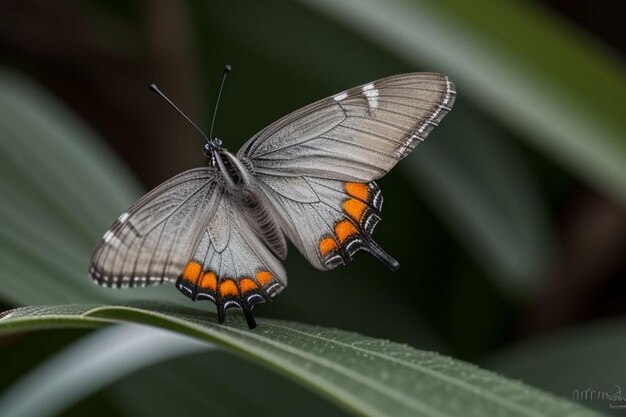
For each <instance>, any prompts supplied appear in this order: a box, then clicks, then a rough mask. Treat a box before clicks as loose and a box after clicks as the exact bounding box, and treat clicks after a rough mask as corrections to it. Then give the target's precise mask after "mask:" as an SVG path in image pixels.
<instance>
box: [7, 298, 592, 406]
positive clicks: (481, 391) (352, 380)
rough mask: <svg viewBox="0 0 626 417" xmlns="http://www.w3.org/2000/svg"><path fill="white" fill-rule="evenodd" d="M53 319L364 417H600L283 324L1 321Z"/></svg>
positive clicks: (22, 314)
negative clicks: (187, 341)
mask: <svg viewBox="0 0 626 417" xmlns="http://www.w3.org/2000/svg"><path fill="white" fill-rule="evenodd" d="M53 313H54V314H53ZM47 317H53V318H54V319H55V320H59V319H60V318H65V319H66V320H69V319H74V320H76V318H77V317H79V318H80V319H82V320H85V321H87V322H91V321H93V320H95V321H96V322H97V324H102V323H103V322H119V321H127V322H135V323H142V324H148V325H152V326H157V327H161V328H165V329H169V330H173V331H176V332H178V333H181V334H186V335H190V336H194V337H197V338H201V339H203V340H206V341H210V342H212V343H215V344H216V345H218V346H221V347H223V348H225V349H227V350H229V351H231V352H234V353H238V354H240V355H243V356H245V357H248V358H249V359H251V360H254V361H255V362H258V363H260V364H262V365H265V366H267V367H269V368H270V369H273V370H274V371H277V372H279V373H282V374H284V375H286V376H288V377H290V378H292V379H294V380H296V381H299V382H300V383H302V384H304V385H305V386H307V387H309V388H310V389H312V390H314V391H316V392H318V393H319V394H320V395H322V396H324V397H326V398H328V399H330V400H332V401H333V402H335V403H337V404H339V405H341V406H342V407H344V408H346V409H347V410H350V411H352V412H354V413H357V414H364V415H394V416H402V415H407V416H409V415H411V416H414V415H420V416H447V415H450V416H454V415H464V416H471V415H476V416H479V415H491V414H501V415H511V416H541V415H555V416H557V415H572V414H574V413H576V414H577V415H593V413H591V412H590V411H589V410H586V409H584V408H582V407H579V406H577V405H575V404H572V403H569V402H567V401H565V400H561V399H557V398H556V397H553V396H551V395H549V394H546V393H543V392H540V391H539V390H535V389H532V388H529V387H527V386H525V385H523V384H521V383H518V382H514V381H510V380H508V379H506V378H503V377H500V376H497V375H495V374H493V373H491V372H487V371H484V370H481V369H478V368H477V367H475V366H473V365H470V364H467V363H463V362H461V361H457V360H454V359H452V358H447V357H445V356H441V355H438V354H436V353H432V352H422V351H418V350H416V349H413V348H411V347H409V346H406V345H400V344H396V343H392V342H389V341H385V340H379V339H373V338H369V337H364V336H361V335H357V334H354V333H349V332H344V331H340V330H334V329H325V328H321V327H316V326H309V325H305V324H299V323H285V322H281V321H278V320H268V319H261V320H259V327H258V329H257V330H255V331H254V332H251V331H248V330H246V328H245V322H244V320H243V319H242V318H241V317H239V316H234V317H231V318H230V320H229V321H230V324H227V325H218V324H217V323H216V321H215V319H214V317H212V315H211V316H209V315H207V314H206V313H204V312H200V311H197V310H190V309H180V308H172V307H168V306H163V305H159V306H156V305H152V307H150V308H148V307H147V306H146V305H143V306H142V307H138V306H94V305H89V306H59V307H56V308H55V307H45V308H42V307H37V308H22V309H16V310H12V311H11V312H9V313H8V314H7V315H4V316H3V317H2V318H0V332H6V331H16V330H17V328H16V327H15V325H16V323H17V325H18V326H20V325H21V326H24V325H27V323H28V322H29V318H30V322H31V323H30V324H31V325H32V322H33V321H44V322H45V321H46V320H47ZM16 320H17V322H16ZM68 323H70V321H68ZM11 324H13V327H11ZM30 328H32V327H30ZM503 393H504V394H503ZM450 398H454V401H452V402H451V401H450Z"/></svg>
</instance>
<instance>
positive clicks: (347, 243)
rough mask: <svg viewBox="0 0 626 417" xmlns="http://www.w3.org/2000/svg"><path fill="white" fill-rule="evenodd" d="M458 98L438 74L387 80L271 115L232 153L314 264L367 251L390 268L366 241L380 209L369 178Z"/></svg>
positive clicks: (325, 265) (327, 265)
mask: <svg viewBox="0 0 626 417" xmlns="http://www.w3.org/2000/svg"><path fill="white" fill-rule="evenodd" d="M455 96H456V91H455V89H454V85H453V84H452V82H451V81H450V80H448V78H447V77H445V76H443V75H440V74H434V73H412V74H403V75H397V76H393V77H389V78H384V79H381V80H378V81H374V82H372V83H368V84H364V85H362V86H359V87H355V88H352V89H350V90H346V91H344V92H341V93H339V94H335V95H334V96H332V97H329V98H326V99H323V100H320V101H318V102H315V103H313V104H311V105H309V106H307V107H304V108H302V109H300V110H298V111H296V112H294V113H292V114H290V115H288V116H286V117H284V118H282V119H280V120H278V121H277V122H275V123H273V124H271V125H270V126H268V127H267V128H265V129H264V130H262V131H261V132H259V133H258V134H257V135H255V136H254V137H253V138H252V139H250V140H249V141H248V142H246V144H245V145H244V146H243V147H242V148H241V150H240V151H239V152H238V154H237V155H238V157H239V158H241V159H242V160H244V161H245V160H248V161H249V163H250V164H251V165H252V166H253V167H254V172H255V174H256V178H257V179H258V180H259V182H260V183H261V184H262V185H263V187H262V188H263V189H264V190H265V194H266V195H267V197H268V199H269V200H270V202H271V203H272V205H273V206H274V207H275V208H276V211H277V213H278V214H279V217H280V222H281V226H282V228H283V230H284V231H285V234H286V235H287V236H288V237H289V238H290V239H291V241H292V242H293V243H294V244H295V245H296V247H298V249H299V250H300V252H302V254H303V255H304V256H306V258H307V259H308V260H309V262H311V264H312V265H314V266H315V267H317V268H320V269H332V268H335V267H336V266H337V265H341V264H346V263H347V262H349V261H350V260H351V259H352V256H353V254H354V253H355V252H357V251H359V250H366V251H368V252H371V253H372V254H374V256H376V257H377V258H378V259H380V260H381V261H382V262H383V263H385V264H386V265H387V266H388V267H389V268H391V269H395V268H397V267H398V263H397V261H396V260H395V259H393V258H392V257H391V256H389V255H388V254H386V253H385V252H384V251H383V250H382V249H381V248H380V247H379V246H378V245H377V244H376V243H375V242H374V240H373V239H372V238H371V234H372V232H373V229H374V226H375V225H376V223H377V222H378V221H380V218H381V217H380V211H381V209H382V195H381V193H380V190H379V188H378V186H377V185H376V183H375V182H374V180H376V179H378V178H380V177H382V176H383V175H385V174H386V173H387V172H388V171H389V170H390V169H391V168H393V166H394V165H395V164H396V163H397V162H398V161H399V160H401V159H402V158H404V157H405V156H406V155H408V154H409V153H410V152H411V151H412V150H413V149H414V148H415V146H416V145H417V144H418V143H420V142H421V141H423V140H424V139H425V138H426V136H428V134H429V133H430V131H431V130H432V129H433V128H434V127H435V126H437V125H438V123H439V122H440V121H441V120H442V119H443V117H444V116H445V115H446V114H447V113H448V111H450V110H451V108H452V105H453V103H454V99H455Z"/></svg>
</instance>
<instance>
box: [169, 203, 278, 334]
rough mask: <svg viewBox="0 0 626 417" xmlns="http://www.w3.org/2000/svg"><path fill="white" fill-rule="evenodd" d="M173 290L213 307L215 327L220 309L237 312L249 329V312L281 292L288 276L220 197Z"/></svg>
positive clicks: (239, 212)
mask: <svg viewBox="0 0 626 417" xmlns="http://www.w3.org/2000/svg"><path fill="white" fill-rule="evenodd" d="M176 286H177V287H178V289H179V290H180V291H181V292H182V293H183V294H185V295H186V296H188V297H189V298H191V299H192V300H194V301H195V300H200V299H206V300H210V301H212V302H214V303H215V304H216V306H217V311H218V317H219V320H220V322H221V321H223V320H224V311H225V310H227V309H228V308H231V307H239V308H241V309H242V310H243V311H244V313H245V315H246V319H247V320H248V324H249V325H250V327H254V319H253V318H252V314H251V310H252V307H253V306H254V305H255V304H257V303H261V302H264V301H267V300H270V299H271V298H273V297H274V296H276V294H278V293H279V292H280V291H282V290H283V289H284V288H285V287H286V286H287V275H286V273H285V270H284V269H283V267H282V265H281V263H280V262H279V261H278V259H277V258H276V257H275V256H274V255H273V254H272V253H271V252H270V250H269V249H268V248H267V247H266V246H265V245H264V244H263V243H262V242H261V240H260V239H259V237H258V236H257V235H256V234H255V233H254V231H253V229H252V227H251V226H250V224H249V223H248V220H247V218H246V216H245V215H244V213H243V211H242V209H241V208H240V207H239V206H238V203H237V202H236V200H235V199H234V198H233V197H232V196H231V195H230V194H229V193H227V192H225V193H224V194H223V195H222V198H221V199H220V201H219V203H218V206H217V210H216V212H215V215H214V216H213V218H212V219H211V221H210V222H209V224H208V225H207V227H206V229H205V230H204V231H203V233H202V238H201V240H200V243H199V245H198V247H197V249H196V251H195V253H194V254H193V256H192V257H191V261H190V262H189V263H188V264H187V265H186V267H185V268H184V270H183V272H182V273H181V275H180V278H179V279H178V281H177V284H176Z"/></svg>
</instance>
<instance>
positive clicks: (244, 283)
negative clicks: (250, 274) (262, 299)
mask: <svg viewBox="0 0 626 417" xmlns="http://www.w3.org/2000/svg"><path fill="white" fill-rule="evenodd" d="M239 288H241V292H242V293H246V292H248V291H253V290H256V289H257V288H259V287H257V285H256V284H255V282H254V281H252V280H251V279H250V278H242V279H241V281H239Z"/></svg>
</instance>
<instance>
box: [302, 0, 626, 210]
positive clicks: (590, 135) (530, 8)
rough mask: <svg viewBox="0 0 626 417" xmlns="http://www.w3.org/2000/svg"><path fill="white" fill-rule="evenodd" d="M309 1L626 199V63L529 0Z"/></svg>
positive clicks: (594, 181)
mask: <svg viewBox="0 0 626 417" xmlns="http://www.w3.org/2000/svg"><path fill="white" fill-rule="evenodd" d="M302 1H303V3H305V4H308V5H310V6H311V7H313V8H315V9H317V10H320V11H322V12H324V13H326V14H327V15H328V16H329V17H331V18H333V19H336V20H337V21H339V22H341V23H342V24H343V25H345V26H346V27H349V28H351V29H352V30H354V31H356V32H357V33H360V34H361V35H363V36H365V37H366V38H369V39H371V40H372V41H373V42H375V43H377V44H379V45H381V46H382V47H384V48H385V49H386V50H387V51H390V52H393V53H395V54H396V55H397V56H399V57H401V58H403V59H405V60H406V61H407V62H410V63H413V64H416V65H420V64H422V63H423V62H425V61H426V62H429V63H430V64H431V65H432V66H433V69H438V68H440V69H441V71H442V72H445V73H446V74H449V75H450V76H451V77H452V79H453V80H454V81H455V83H456V85H457V88H458V91H459V95H467V96H468V97H471V98H472V99H473V100H474V101H475V102H476V103H478V104H480V105H481V106H483V107H484V108H485V109H486V110H487V111H489V112H490V114H493V115H494V116H497V117H499V118H500V119H501V120H502V121H503V122H504V123H506V124H507V125H510V126H511V127H513V128H514V129H516V130H518V131H519V132H522V133H523V134H524V136H523V137H524V139H526V140H527V141H528V142H529V143H530V144H532V145H533V146H536V147H537V148H538V149H540V150H542V151H544V152H546V153H547V154H549V155H551V156H552V157H553V158H555V159H556V160H558V161H560V162H562V163H563V164H565V165H566V166H567V167H569V169H570V170H571V171H573V172H575V173H577V174H578V175H580V176H582V177H583V178H584V179H586V180H587V181H589V182H591V183H593V184H594V185H595V186H596V187H598V188H599V189H602V190H605V191H607V192H609V193H611V194H613V195H615V196H617V197H619V198H621V199H622V200H625V201H626V140H625V138H626V135H625V132H626V119H624V117H623V112H622V109H623V108H624V107H625V106H626V82H625V76H624V70H623V64H622V63H621V62H619V61H618V60H617V59H616V58H615V56H612V55H611V54H610V53H608V52H607V51H606V50H605V48H603V47H602V46H601V45H598V44H596V43H595V42H594V41H593V40H591V39H590V38H589V37H585V36H584V35H583V34H582V32H580V31H576V30H574V29H573V28H571V27H567V26H566V25H565V24H563V23H562V22H560V21H558V20H557V19H556V18H555V17H553V16H551V15H550V14H549V13H547V12H546V11H543V10H542V9H541V8H540V6H535V5H534V3H533V2H527V1H513V2H499V1H497V0H477V1H472V2H459V1H449V0H447V1H436V2H435V1H432V0H413V1H406V0H391V1H385V2H381V1H377V0H366V1H362V0H348V1H339V2H338V1H333V0H323V1H311V0H302Z"/></svg>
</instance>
